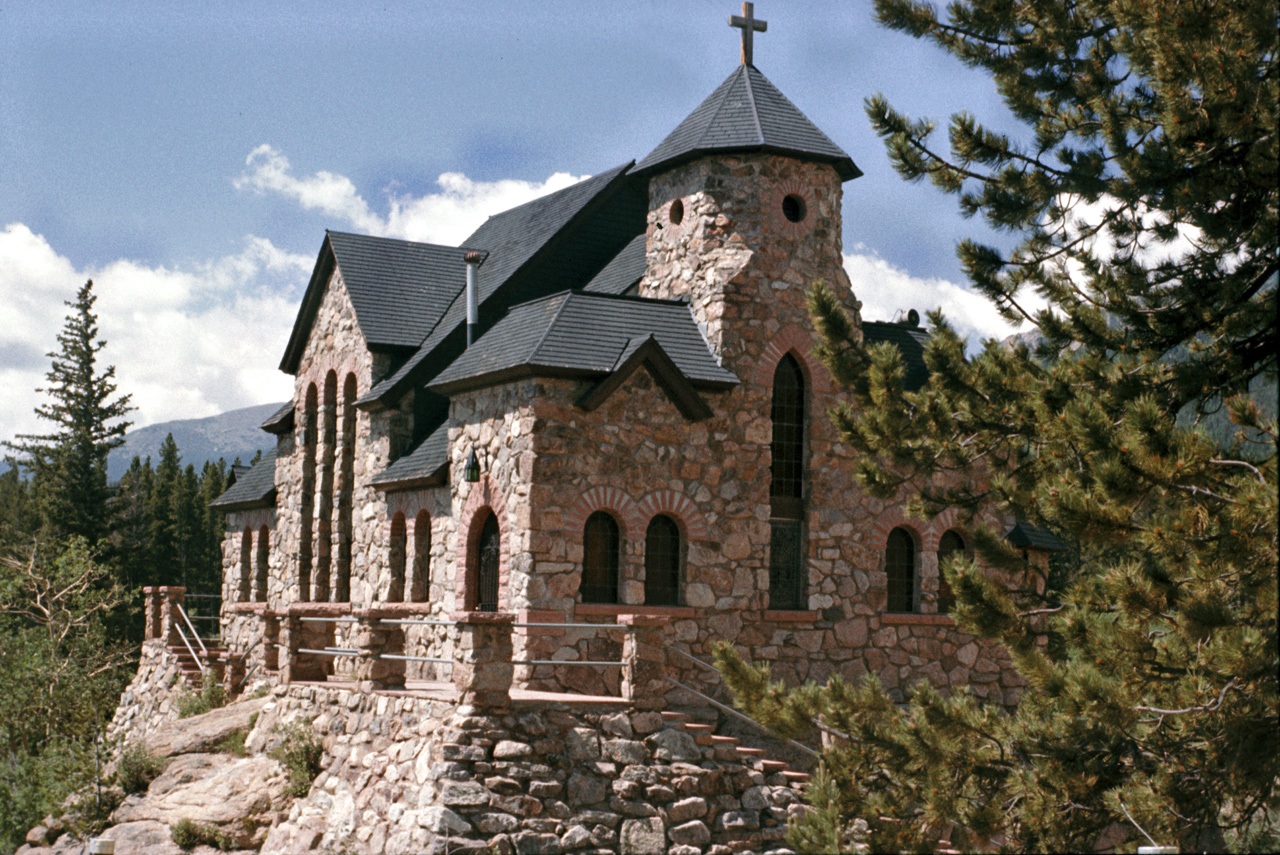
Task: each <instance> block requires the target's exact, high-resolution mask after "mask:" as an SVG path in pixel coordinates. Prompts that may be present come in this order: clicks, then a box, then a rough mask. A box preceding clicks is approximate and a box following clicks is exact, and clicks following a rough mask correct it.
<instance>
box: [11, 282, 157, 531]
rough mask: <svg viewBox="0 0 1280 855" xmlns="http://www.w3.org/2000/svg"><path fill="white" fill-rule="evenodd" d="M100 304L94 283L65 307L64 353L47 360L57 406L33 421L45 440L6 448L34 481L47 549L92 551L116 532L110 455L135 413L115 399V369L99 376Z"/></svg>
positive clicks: (27, 437)
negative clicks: (47, 426)
mask: <svg viewBox="0 0 1280 855" xmlns="http://www.w3.org/2000/svg"><path fill="white" fill-rule="evenodd" d="M96 300H97V297H96V296H95V295H94V293H93V281H92V280H90V281H88V282H86V283H85V284H84V286H83V287H82V288H81V289H80V290H79V292H77V294H76V299H75V300H74V301H73V302H68V303H67V306H69V307H70V308H71V313H70V314H68V316H67V319H66V323H65V324H64V325H63V328H62V332H61V333H60V334H59V335H58V344H59V345H60V349H59V350H58V351H56V352H53V353H50V354H49V357H50V358H51V359H52V360H53V367H52V368H51V369H50V371H49V373H48V374H47V375H46V379H47V380H48V382H49V386H48V387H47V388H45V389H44V390H42V391H44V392H46V393H47V394H48V395H49V396H50V398H51V399H52V400H51V402H50V403H48V404H45V405H43V406H39V407H36V415H37V416H39V417H40V418H41V419H44V420H45V421H48V422H51V423H52V424H53V426H54V430H53V431H52V432H51V433H48V434H21V435H19V436H18V440H19V441H18V442H16V443H6V445H7V446H8V447H9V448H11V449H13V450H14V451H16V452H18V453H19V454H20V455H21V460H20V463H21V465H22V466H23V467H24V468H26V469H28V470H29V471H30V472H31V474H32V492H33V500H34V504H35V510H36V513H37V514H38V516H39V519H40V534H41V538H42V539H43V540H44V541H45V542H51V541H61V540H64V539H66V538H68V537H71V536H77V535H78V536H80V537H83V538H84V539H85V540H86V541H88V542H89V543H90V544H91V545H92V544H97V543H98V542H99V541H102V540H103V539H104V538H106V537H107V535H108V534H109V533H110V532H111V528H112V519H111V508H110V506H109V499H110V497H111V490H110V487H109V486H108V484H107V455H108V454H109V453H110V452H111V450H112V449H113V448H116V447H118V446H119V445H121V444H122V443H123V442H124V432H125V429H126V428H128V426H129V423H128V422H126V421H124V420H123V419H124V417H125V416H126V415H127V414H128V413H129V411H130V410H131V409H132V407H131V406H130V404H129V396H128V395H121V396H117V395H116V383H115V373H116V371H115V367H114V366H108V367H107V368H105V369H103V370H101V371H99V370H98V355H99V353H100V352H101V351H102V348H103V347H105V346H106V342H105V341H103V340H101V339H99V338H98V316H97V315H96V314H95V313H94V311H93V304H94V302H95V301H96Z"/></svg>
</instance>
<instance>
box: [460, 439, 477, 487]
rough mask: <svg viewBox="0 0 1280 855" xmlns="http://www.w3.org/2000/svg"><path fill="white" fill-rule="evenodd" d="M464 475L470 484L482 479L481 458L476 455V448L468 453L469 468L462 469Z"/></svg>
mask: <svg viewBox="0 0 1280 855" xmlns="http://www.w3.org/2000/svg"><path fill="white" fill-rule="evenodd" d="M462 477H463V478H465V479H466V481H467V483H468V484H474V483H476V482H477V481H479V480H480V460H479V458H477V457H476V450H475V449H474V448H473V449H471V453H470V454H469V455H467V468H466V469H464V470H462Z"/></svg>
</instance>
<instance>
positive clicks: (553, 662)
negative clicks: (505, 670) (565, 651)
mask: <svg viewBox="0 0 1280 855" xmlns="http://www.w3.org/2000/svg"><path fill="white" fill-rule="evenodd" d="M511 664H512V665H612V666H614V667H618V666H621V665H625V664H627V663H625V662H613V661H611V660H607V659H512V660H511Z"/></svg>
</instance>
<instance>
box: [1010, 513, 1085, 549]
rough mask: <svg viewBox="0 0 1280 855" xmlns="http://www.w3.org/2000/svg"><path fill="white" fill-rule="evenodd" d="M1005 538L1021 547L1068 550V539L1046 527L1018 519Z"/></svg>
mask: <svg viewBox="0 0 1280 855" xmlns="http://www.w3.org/2000/svg"><path fill="white" fill-rule="evenodd" d="M1004 539H1005V540H1007V541H1009V543H1010V544H1012V545H1013V546H1017V547H1019V548H1021V549H1043V550H1044V551H1045V552H1066V551H1067V550H1068V549H1069V548H1070V547H1068V546H1067V544H1066V541H1064V540H1062V538H1060V537H1058V536H1057V535H1056V534H1054V533H1053V532H1051V531H1049V530H1048V529H1046V528H1040V527H1039V526H1034V525H1032V524H1031V523H1029V522H1024V521H1022V520H1018V521H1017V522H1015V523H1014V524H1013V528H1011V529H1009V531H1008V532H1006V533H1005V536H1004Z"/></svg>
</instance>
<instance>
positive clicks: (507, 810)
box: [248, 686, 803, 855]
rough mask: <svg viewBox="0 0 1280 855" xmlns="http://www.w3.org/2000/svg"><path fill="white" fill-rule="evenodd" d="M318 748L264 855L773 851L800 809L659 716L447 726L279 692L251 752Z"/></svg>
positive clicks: (535, 713)
mask: <svg viewBox="0 0 1280 855" xmlns="http://www.w3.org/2000/svg"><path fill="white" fill-rule="evenodd" d="M290 721H295V722H300V723H302V724H304V725H306V726H309V727H311V728H313V729H314V730H315V731H316V732H317V733H319V734H320V735H321V736H322V738H323V742H324V755H323V759H322V765H323V769H324V771H322V772H321V773H320V776H319V777H318V778H317V779H316V780H315V783H314V784H313V785H312V787H311V791H310V794H309V795H308V796H307V797H306V798H305V799H302V800H300V801H299V802H297V803H295V804H294V806H293V808H292V810H291V812H290V814H289V816H288V819H287V820H286V821H284V822H282V823H280V824H278V825H277V826H275V827H274V828H273V829H272V830H271V832H270V833H269V835H268V837H267V840H266V842H265V843H264V845H263V848H262V852H263V853H264V854H265V853H285V852H307V851H313V850H315V849H320V850H323V851H342V852H349V853H359V855H366V853H368V855H382V853H399V852H421V853H440V855H443V853H446V852H448V853H462V852H472V853H489V852H499V853H513V852H514V853H544V854H545V855H561V853H572V852H584V853H600V855H603V853H624V854H625V855H665V853H672V855H702V853H707V855H729V853H730V852H735V851H738V852H741V851H755V852H762V851H767V850H770V849H775V848H778V847H780V846H781V845H782V838H783V836H784V834H785V825H786V820H787V817H788V815H789V813H791V812H794V811H798V810H802V809H803V808H802V806H801V805H800V798H799V796H798V794H797V792H796V791H795V790H793V789H792V788H791V787H790V786H789V785H788V782H787V779H786V778H785V777H784V776H783V775H782V774H781V773H770V774H766V773H765V772H762V771H758V770H757V769H755V768H753V766H752V762H751V760H749V759H746V758H740V757H739V756H738V755H737V751H736V749H735V748H733V747H732V746H728V745H723V744H718V745H707V746H703V745H699V744H697V743H696V742H695V740H694V738H693V737H692V736H690V735H689V734H688V733H686V732H685V731H683V730H681V729H679V728H677V727H673V726H669V725H668V724H667V723H665V722H664V720H663V718H662V716H661V715H660V714H659V713H656V712H626V711H602V712H586V711H581V710H570V709H568V708H565V707H562V706H559V705H541V706H540V707H539V708H538V709H516V710H515V711H513V712H512V713H511V714H508V715H503V716H474V715H458V714H455V713H454V711H453V708H452V707H451V706H450V705H448V704H442V703H439V702H434V701H429V700H425V699H420V698H412V697H388V696H386V695H380V696H371V695H361V694H356V693H351V692H347V691H339V690H332V689H325V688H322V687H297V686H295V687H293V688H291V689H290V690H288V691H287V692H286V691H285V690H282V689H281V690H277V691H276V698H275V700H274V702H273V703H270V704H268V705H267V707H265V708H264V709H263V711H262V713H261V715H260V716H259V718H258V721H257V724H256V726H255V728H254V731H253V733H251V734H250V737H249V741H248V746H249V748H250V750H253V751H256V750H260V748H261V747H262V746H263V745H264V744H265V743H266V742H267V741H268V740H269V739H272V738H273V728H274V727H275V726H276V724H277V723H281V722H290Z"/></svg>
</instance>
